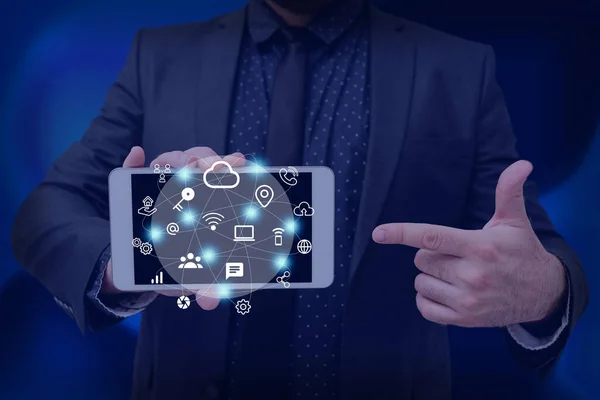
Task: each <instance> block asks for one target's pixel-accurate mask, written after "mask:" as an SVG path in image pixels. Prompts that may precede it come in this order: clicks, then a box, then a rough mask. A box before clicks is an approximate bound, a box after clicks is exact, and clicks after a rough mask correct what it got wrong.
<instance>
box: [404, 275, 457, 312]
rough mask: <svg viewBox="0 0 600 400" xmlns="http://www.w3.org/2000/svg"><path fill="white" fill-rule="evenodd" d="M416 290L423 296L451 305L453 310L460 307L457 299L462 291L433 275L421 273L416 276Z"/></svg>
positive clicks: (447, 305)
mask: <svg viewBox="0 0 600 400" xmlns="http://www.w3.org/2000/svg"><path fill="white" fill-rule="evenodd" d="M415 290H416V291H417V292H418V293H419V294H421V296H423V297H425V298H427V299H429V300H433V301H434V302H436V303H438V304H441V305H444V306H446V307H449V308H451V309H453V310H457V309H458V303H457V299H458V298H459V296H460V294H461V291H460V289H459V288H457V287H456V286H453V285H451V284H449V283H448V282H444V281H442V280H440V279H437V278H435V277H433V276H431V275H427V274H419V275H417V277H416V278H415Z"/></svg>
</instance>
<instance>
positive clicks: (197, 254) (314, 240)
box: [109, 162, 335, 297]
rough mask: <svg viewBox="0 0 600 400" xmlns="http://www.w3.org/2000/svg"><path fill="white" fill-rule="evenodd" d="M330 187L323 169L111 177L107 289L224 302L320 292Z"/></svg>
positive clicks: (219, 169)
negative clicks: (267, 293) (206, 296)
mask: <svg viewBox="0 0 600 400" xmlns="http://www.w3.org/2000/svg"><path fill="white" fill-rule="evenodd" d="M334 187H335V182H334V173H333V171H331V170H330V169H329V168H326V167H259V166H255V165H254V166H249V167H243V168H235V169H232V168H231V167H230V166H229V165H228V164H226V163H224V162H218V163H215V165H213V168H210V169H209V170H207V171H203V170H200V169H193V168H183V169H179V170H172V169H171V168H169V167H168V166H164V167H161V166H158V167H157V168H138V169H124V168H118V169H115V170H114V171H112V173H111V174H110V177H109V194H110V222H111V253H112V266H113V280H114V285H115V286H116V287H117V288H118V289H120V290H123V291H149V290H179V289H187V290H202V289H214V290H213V292H214V291H216V292H217V293H218V295H219V296H223V297H225V296H227V294H228V293H229V292H230V291H234V292H235V293H237V294H240V292H242V293H243V292H251V291H254V290H257V289H290V288H296V289H301V288H325V287H327V286H329V285H331V283H332V282H333V271H334V214H335V212H334V194H335V189H334Z"/></svg>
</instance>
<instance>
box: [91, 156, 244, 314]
mask: <svg viewBox="0 0 600 400" xmlns="http://www.w3.org/2000/svg"><path fill="white" fill-rule="evenodd" d="M219 160H224V161H227V163H228V164H229V165H231V166H232V167H243V166H244V165H245V164H246V159H245V157H244V155H243V154H242V153H234V154H231V155H228V156H225V157H223V158H221V157H220V156H219V155H217V153H215V152H214V151H213V150H212V149H210V148H208V147H194V148H191V149H189V150H186V151H172V152H169V153H164V154H161V155H160V156H158V157H157V158H156V159H155V160H154V161H152V162H151V163H150V165H155V164H159V165H165V164H169V165H170V166H171V168H183V167H186V166H189V167H192V168H200V169H203V170H206V169H208V168H210V167H211V166H212V165H213V164H214V163H215V162H216V161H219ZM145 161H146V155H145V154H144V150H143V149H142V148H141V147H138V146H136V147H134V148H132V149H131V151H130V152H129V155H128V156H127V158H126V159H125V161H124V162H123V168H143V167H144V165H145ZM220 167H222V166H217V169H219V168H220ZM101 292H102V293H103V294H105V295H116V294H119V293H121V291H119V289H117V288H116V287H115V286H114V285H113V280H112V262H111V261H110V260H109V261H108V263H107V266H106V271H105V273H104V277H103V279H102V290H101ZM158 293H160V294H162V295H165V296H177V297H178V296H181V290H171V291H159V292H158ZM202 294H206V293H205V292H204V291H203V292H202V293H200V292H199V293H197V294H196V301H197V302H198V304H199V305H200V307H202V308H203V309H205V310H213V309H215V308H216V307H217V306H218V305H219V299H218V298H216V297H212V296H202Z"/></svg>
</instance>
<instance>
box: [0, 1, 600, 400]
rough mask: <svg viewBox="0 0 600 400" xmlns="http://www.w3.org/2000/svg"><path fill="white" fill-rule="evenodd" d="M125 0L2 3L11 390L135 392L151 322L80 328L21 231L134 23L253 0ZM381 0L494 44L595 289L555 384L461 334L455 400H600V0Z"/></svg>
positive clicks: (1, 216) (0, 245)
mask: <svg viewBox="0 0 600 400" xmlns="http://www.w3.org/2000/svg"><path fill="white" fill-rule="evenodd" d="M123 3H124V2H117V1H93V0H77V1H75V0H70V1H69V0H54V1H51V2H47V1H42V0H38V1H21V2H2V4H1V7H0V9H1V10H2V13H0V49H2V50H1V51H2V56H1V57H0V187H1V188H2V189H1V190H2V193H3V196H2V199H3V204H2V210H3V212H2V213H0V226H1V227H2V228H3V229H1V230H0V251H1V254H3V257H2V258H1V259H0V398H6V399H30V398H39V397H40V396H44V395H46V396H47V395H49V394H50V395H51V397H53V398H54V397H57V398H60V397H66V398H87V399H105V398H112V399H126V398H128V397H129V390H130V381H131V373H132V370H131V366H132V359H133V353H134V347H135V342H136V334H137V328H138V324H139V319H138V318H131V319H129V320H127V321H126V322H125V323H122V324H121V325H119V326H117V327H114V328H111V329H108V330H105V331H103V332H100V333H96V334H93V335H89V334H88V335H87V336H85V337H84V336H81V334H80V333H79V332H78V330H77V328H76V326H75V324H74V323H73V322H72V321H71V320H70V319H68V317H67V316H66V315H64V314H63V313H62V311H61V310H60V309H59V308H58V306H56V304H55V303H54V302H53V301H52V297H51V296H50V295H49V294H48V293H47V292H46V291H45V290H44V289H43V288H42V287H41V286H40V285H39V284H38V283H36V282H35V281H33V280H32V279H31V278H30V277H29V276H27V275H26V274H25V273H24V272H22V270H20V269H19V267H18V265H17V264H16V262H15V261H14V258H13V256H12V252H11V250H10V229H9V228H10V226H11V225H12V221H13V219H14V215H15V213H16V210H17V208H18V206H19V204H20V203H21V202H22V201H23V199H24V198H25V196H26V195H27V193H28V192H29V191H30V190H31V188H32V187H33V186H34V185H35V184H37V183H38V182H40V180H41V179H43V176H44V173H45V171H46V169H47V168H48V166H49V164H50V163H51V162H52V161H53V160H54V159H55V158H56V157H57V156H58V155H59V154H61V153H62V152H63V151H64V150H65V148H66V147H67V146H68V145H69V144H71V143H72V142H73V141H75V140H77V139H78V138H79V137H80V136H81V135H82V134H83V132H84V130H85V129H86V128H87V125H88V124H89V121H90V120H91V119H92V118H93V117H94V116H95V115H96V113H97V112H98V110H99V108H100V107H101V105H102V102H103V99H104V95H105V93H106V91H107V89H108V87H109V85H110V84H111V83H112V81H113V80H114V79H115V77H116V75H117V73H118V71H119V69H120V68H121V67H122V65H123V63H124V60H125V56H126V54H127V52H128V50H129V45H130V42H131V39H132V37H133V34H134V33H135V31H136V30H137V29H139V28H141V27H148V26H157V25H166V24H172V23H180V22H189V21H197V20H203V19H207V18H209V17H211V16H214V15H217V14H219V13H222V12H225V11H229V10H233V9H235V8H238V7H240V6H242V5H243V4H244V1H243V0H195V1H184V0H182V1H179V2H149V1H128V2H126V4H123ZM376 3H377V4H378V5H380V6H381V7H382V8H383V9H385V10H387V11H391V12H394V13H398V14H401V15H404V16H407V17H409V18H411V19H414V20H417V21H419V22H423V23H426V24H428V25H432V26H434V27H437V28H439V29H443V30H445V31H448V32H451V33H454V34H457V35H460V36H463V37H466V38H469V39H473V40H477V41H482V42H486V43H489V44H492V45H493V46H494V48H495V49H496V52H497V57H498V78H499V80H500V83H501V84H502V86H503V88H504V90H505V93H506V98H507V104H508V107H509V110H510V112H511V115H512V118H513V122H514V126H515V132H516V134H517V136H518V138H519V150H520V151H521V154H522V156H523V157H524V158H527V159H529V160H531V161H532V162H533V163H534V165H535V166H536V171H535V173H534V179H535V180H536V181H537V182H538V183H539V184H540V188H541V192H542V203H543V205H544V206H545V207H546V209H547V210H548V211H549V214H550V216H551V218H552V219H553V221H554V222H555V224H556V226H557V228H558V229H559V231H560V232H561V233H563V234H564V235H565V237H566V238H567V240H568V241H569V242H570V243H571V244H572V245H573V246H574V247H575V249H576V250H577V251H578V253H579V255H580V256H581V258H582V260H583V262H584V266H585V267H586V270H587V274H588V278H589V282H590V288H591V303H590V306H589V308H588V310H587V313H586V314H585V316H584V318H583V319H582V320H581V322H580V323H579V325H578V326H577V328H576V330H575V332H574V333H573V336H572V338H571V340H570V342H569V344H568V346H567V349H566V351H565V353H564V355H563V357H562V358H561V360H560V362H559V364H558V366H557V368H556V370H555V371H554V372H553V373H552V375H551V376H550V378H549V380H548V381H546V382H545V383H542V382H540V381H539V380H538V379H537V378H536V377H535V375H534V374H532V373H531V372H529V371H526V370H524V369H523V368H521V367H520V366H518V365H516V364H515V363H514V361H513V360H512V359H511V358H510V356H509V355H508V354H507V351H506V347H505V345H504V342H503V337H502V335H501V334H500V332H499V331H498V330H465V329H456V328H452V329H451V343H452V357H453V366H454V370H453V373H454V379H455V380H454V384H455V387H454V391H455V394H456V398H461V399H462V398H487V399H490V398H505V397H507V396H515V395H516V394H517V393H521V395H520V396H519V397H523V395H522V393H528V394H530V395H531V394H532V393H534V392H535V393H537V395H536V396H537V397H538V398H572V399H592V398H598V393H600V368H598V367H597V363H596V360H597V359H598V358H600V346H599V345H598V340H599V339H598V335H597V333H596V332H597V331H598V328H599V326H598V325H599V322H598V321H599V320H600V319H599V318H598V317H600V315H599V314H600V308H599V307H600V300H597V297H596V296H595V293H596V289H597V287H598V286H599V284H600V272H599V271H598V269H597V268H596V265H597V264H598V263H599V262H600V252H598V251H597V243H599V242H600V230H599V229H597V224H596V221H600V207H599V206H598V205H599V204H600V185H599V183H600V129H599V124H598V121H599V119H598V116H599V112H598V111H599V110H600V3H599V2H598V1H596V0H547V1H545V2H541V1H532V0H519V1H516V0H505V1H497V0H488V1H481V2H476V1H469V0H455V1H452V0H401V1H400V0H398V1H395V0H378V1H376ZM173 367H174V368H177V366H173ZM483 393H485V395H484V394H483ZM46 396H44V397H46ZM531 396H533V395H531Z"/></svg>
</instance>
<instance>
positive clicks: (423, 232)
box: [373, 223, 477, 257]
mask: <svg viewBox="0 0 600 400" xmlns="http://www.w3.org/2000/svg"><path fill="white" fill-rule="evenodd" d="M373 240H374V241H376V242H377V243H382V244H403V245H406V246H410V247H415V248H417V249H425V250H431V251H435V252H438V253H443V254H448V255H452V256H457V257H464V256H466V255H467V254H468V251H469V248H471V247H472V244H473V242H474V241H476V240H477V238H476V236H475V232H474V231H465V230H462V229H456V228H449V227H447V226H440V225H430V224H414V223H397V224H384V225H380V226H378V227H377V228H375V230H374V231H373Z"/></svg>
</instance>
